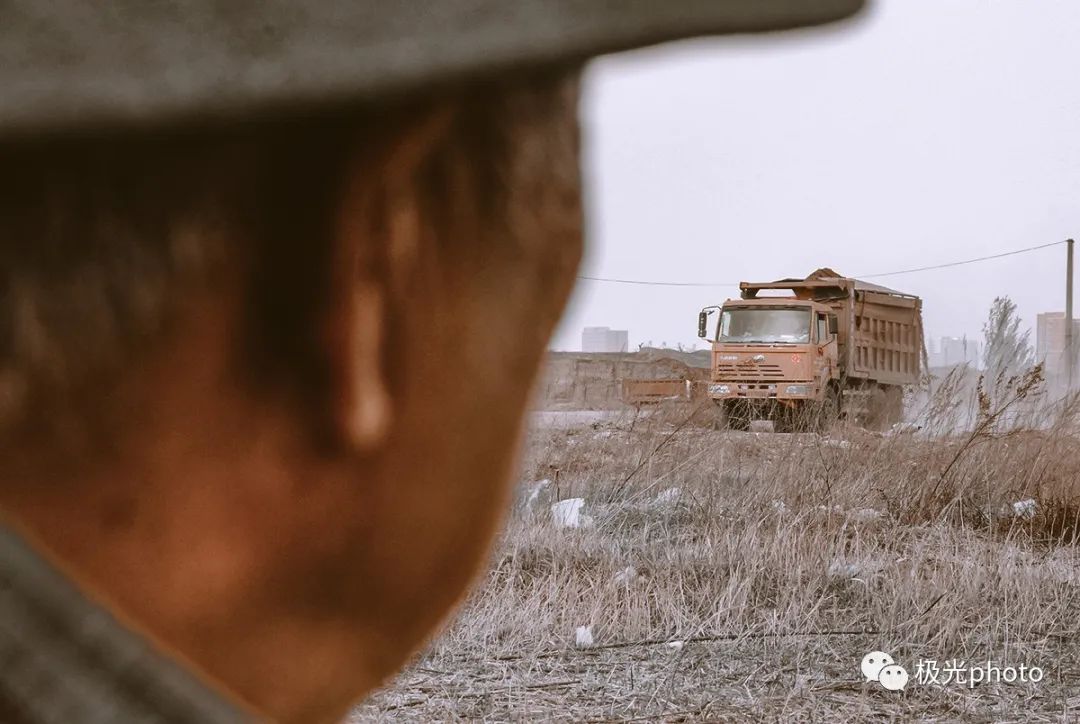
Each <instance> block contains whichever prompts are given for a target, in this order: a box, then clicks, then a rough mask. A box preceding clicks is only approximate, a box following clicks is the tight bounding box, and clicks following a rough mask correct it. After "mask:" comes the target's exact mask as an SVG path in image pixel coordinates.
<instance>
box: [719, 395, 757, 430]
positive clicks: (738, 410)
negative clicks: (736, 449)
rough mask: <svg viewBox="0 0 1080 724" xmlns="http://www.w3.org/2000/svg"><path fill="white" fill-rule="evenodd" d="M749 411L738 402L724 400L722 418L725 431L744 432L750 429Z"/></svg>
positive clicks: (744, 405)
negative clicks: (724, 422)
mask: <svg viewBox="0 0 1080 724" xmlns="http://www.w3.org/2000/svg"><path fill="white" fill-rule="evenodd" d="M750 417H751V416H750V410H749V409H748V406H747V405H746V404H744V403H742V401H740V400H724V418H725V419H726V421H727V429H729V430H736V431H738V432H746V431H747V430H749V429H750Z"/></svg>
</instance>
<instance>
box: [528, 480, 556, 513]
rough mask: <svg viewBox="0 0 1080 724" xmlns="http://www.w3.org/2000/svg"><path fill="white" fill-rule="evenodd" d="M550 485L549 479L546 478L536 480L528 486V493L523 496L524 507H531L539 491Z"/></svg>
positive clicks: (538, 495)
mask: <svg viewBox="0 0 1080 724" xmlns="http://www.w3.org/2000/svg"><path fill="white" fill-rule="evenodd" d="M549 485H551V481H550V480H548V479H547V478H544V479H543V480H537V481H536V482H535V483H533V484H532V485H530V486H529V495H528V496H527V497H526V498H525V507H526V508H531V507H532V504H533V503H535V502H536V499H537V498H539V497H540V493H541V492H543V490H544V488H546V487H547V486H549Z"/></svg>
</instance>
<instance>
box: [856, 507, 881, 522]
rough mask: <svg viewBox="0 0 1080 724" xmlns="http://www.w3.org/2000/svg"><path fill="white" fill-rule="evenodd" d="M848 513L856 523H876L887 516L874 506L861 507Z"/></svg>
mask: <svg viewBox="0 0 1080 724" xmlns="http://www.w3.org/2000/svg"><path fill="white" fill-rule="evenodd" d="M848 515H849V517H850V518H851V520H853V521H855V522H856V523H874V522H876V521H879V520H881V519H882V518H884V517H885V514H884V513H882V512H881V511H880V510H874V509H873V508H859V509H858V510H853V511H851V513H849V514H848Z"/></svg>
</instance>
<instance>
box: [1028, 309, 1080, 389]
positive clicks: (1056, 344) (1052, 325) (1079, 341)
mask: <svg viewBox="0 0 1080 724" xmlns="http://www.w3.org/2000/svg"><path fill="white" fill-rule="evenodd" d="M1073 344H1075V345H1077V348H1078V349H1080V320H1078V319H1074V320H1073ZM1035 359H1036V360H1038V361H1039V362H1042V363H1043V364H1044V365H1045V370H1046V377H1047V378H1048V379H1054V378H1057V379H1064V378H1065V377H1066V376H1067V374H1068V366H1067V365H1066V362H1065V312H1043V313H1042V314H1040V315H1039V316H1038V317H1037V318H1036V320H1035Z"/></svg>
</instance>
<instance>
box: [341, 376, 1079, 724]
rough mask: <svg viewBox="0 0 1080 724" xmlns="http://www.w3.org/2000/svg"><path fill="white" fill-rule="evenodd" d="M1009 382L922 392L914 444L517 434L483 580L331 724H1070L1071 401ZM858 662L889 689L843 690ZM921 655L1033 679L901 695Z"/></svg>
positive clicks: (696, 416)
mask: <svg viewBox="0 0 1080 724" xmlns="http://www.w3.org/2000/svg"><path fill="white" fill-rule="evenodd" d="M1035 382H1036V384H1035V385H1032V386H1037V381H1035ZM1024 384H1025V383H1024V381H1018V382H1017V383H1016V384H1014V385H1013V387H1012V388H1011V390H1010V392H1009V394H1006V395H1003V396H1002V397H1001V399H999V400H997V401H990V400H989V399H987V398H986V397H985V396H984V397H983V398H982V399H981V402H980V398H979V396H978V395H977V393H976V392H975V391H969V392H961V391H958V390H957V389H950V388H949V387H948V385H943V386H942V387H941V388H939V389H938V391H937V392H936V393H935V394H934V395H933V396H932V397H931V398H930V399H928V400H926V401H925V402H924V403H923V404H922V405H921V406H920V409H919V411H918V415H919V418H920V420H921V423H922V425H923V428H922V430H920V431H919V432H915V433H912V432H898V433H896V434H871V433H867V432H864V431H860V430H855V429H843V428H837V429H834V430H832V431H830V433H828V434H827V435H817V434H800V435H779V434H772V433H768V432H763V433H754V432H751V433H730V432H723V431H717V430H713V429H711V426H710V425H709V424H708V422H709V416H710V414H711V413H710V410H708V409H697V410H690V409H689V408H673V409H670V410H658V411H655V412H654V413H652V414H649V415H639V416H633V415H630V414H626V415H622V416H619V417H617V418H613V419H610V420H607V421H604V422H594V423H592V424H583V425H579V426H572V427H568V428H553V427H539V428H535V429H533V430H532V431H531V433H530V435H529V438H528V441H527V449H526V453H525V457H524V460H523V464H522V472H521V479H522V484H521V488H520V491H519V495H518V500H517V503H516V505H515V507H514V510H513V511H512V513H511V515H510V517H509V520H508V523H507V527H506V531H505V533H504V535H503V536H502V538H501V540H500V542H499V543H498V545H497V547H496V550H495V552H494V555H493V560H492V565H491V569H490V572H488V573H487V574H486V577H485V578H484V580H483V581H482V582H481V585H479V586H478V588H477V590H476V591H475V593H474V594H473V595H472V597H471V598H470V599H469V600H468V602H467V603H466V605H465V606H464V607H463V609H462V610H461V612H460V614H459V615H458V616H457V618H456V619H455V620H454V621H453V622H452V623H451V624H450V625H449V626H448V628H447V629H446V630H445V632H444V633H443V634H442V635H441V636H440V637H438V638H437V639H436V640H435V641H433V643H432V644H431V646H430V648H429V649H428V650H427V651H426V652H424V653H423V654H422V655H421V656H420V657H418V658H417V660H416V661H415V662H414V663H413V664H412V666H411V667H410V668H408V669H407V670H406V671H405V672H404V673H402V674H401V675H400V676H399V677H398V678H397V679H396V680H395V681H393V682H391V683H390V684H389V685H388V686H387V687H386V688H385V689H384V690H383V691H381V692H379V693H377V694H376V695H375V696H374V697H372V698H371V699H370V700H369V701H368V702H367V703H366V704H365V705H363V706H362V707H360V708H359V709H358V710H357V712H356V713H355V716H354V718H355V720H356V721H371V720H376V721H377V720H417V721H429V720H491V721H506V720H515V721H520V720H575V721H756V720H768V721H895V720H912V721H957V720H964V721H977V722H978V721H987V722H989V721H995V722H996V721H1016V722H1028V721H1077V720H1080V548H1078V545H1077V542H1078V538H1080V445H1078V440H1080V437H1078V432H1080V424H1078V423H1080V409H1078V406H1077V405H1076V404H1075V401H1073V402H1069V403H1058V404H1056V405H1052V404H1049V403H1047V402H1045V401H1043V402H1040V403H1038V404H1035V403H1033V402H1032V398H1033V397H1034V396H1033V395H1032V394H1031V389H1030V388H1029V389H1027V390H1025V389H1023V386H1024ZM957 416H960V417H964V418H965V419H967V420H968V421H969V424H966V425H960V424H958V423H957V422H956V420H957ZM961 428H963V429H964V431H963V432H957V430H958V429H961ZM545 480H546V481H548V482H547V483H542V482H540V481H545ZM571 498H581V499H583V501H584V506H583V507H582V509H581V510H580V513H581V519H580V521H579V523H580V525H579V526H578V527H576V528H574V527H561V526H560V525H558V523H559V521H557V520H555V519H554V518H553V515H552V511H551V506H552V504H553V503H555V502H557V501H559V500H566V499H571ZM1032 501H1033V502H1032ZM579 627H589V633H590V634H591V638H592V642H591V644H590V643H588V642H587V641H584V642H583V641H579V640H578V635H577V629H578V628H579ZM875 649H879V650H884V651H886V652H889V653H891V654H892V656H893V657H894V658H895V659H896V661H897V663H899V664H903V665H904V666H906V667H907V669H908V671H909V672H910V675H911V677H912V681H911V682H910V683H909V685H908V687H907V688H906V690H904V691H902V692H891V691H887V690H885V689H884V688H882V687H881V686H880V685H879V684H877V683H876V682H866V681H864V678H863V677H862V675H861V674H860V671H859V664H860V661H861V659H862V657H863V655H864V654H866V653H868V652H869V651H872V650H875ZM920 659H926V660H936V661H938V662H940V663H941V664H944V662H945V661H946V660H951V659H956V660H963V661H966V662H969V663H974V662H980V663H982V664H985V662H987V661H988V660H989V661H992V662H994V663H995V664H998V665H1001V666H1005V665H1014V666H1019V665H1020V664H1024V665H1026V666H1029V667H1030V666H1038V667H1040V668H1041V669H1042V670H1043V672H1044V678H1043V680H1042V681H1040V682H1039V683H1023V684H1021V683H1018V682H1016V683H1011V684H1010V683H1005V682H995V683H988V684H980V685H978V686H974V687H969V686H967V685H957V684H949V685H943V684H940V683H939V684H933V683H918V682H916V680H915V676H916V671H915V669H916V662H917V661H918V660H920Z"/></svg>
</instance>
